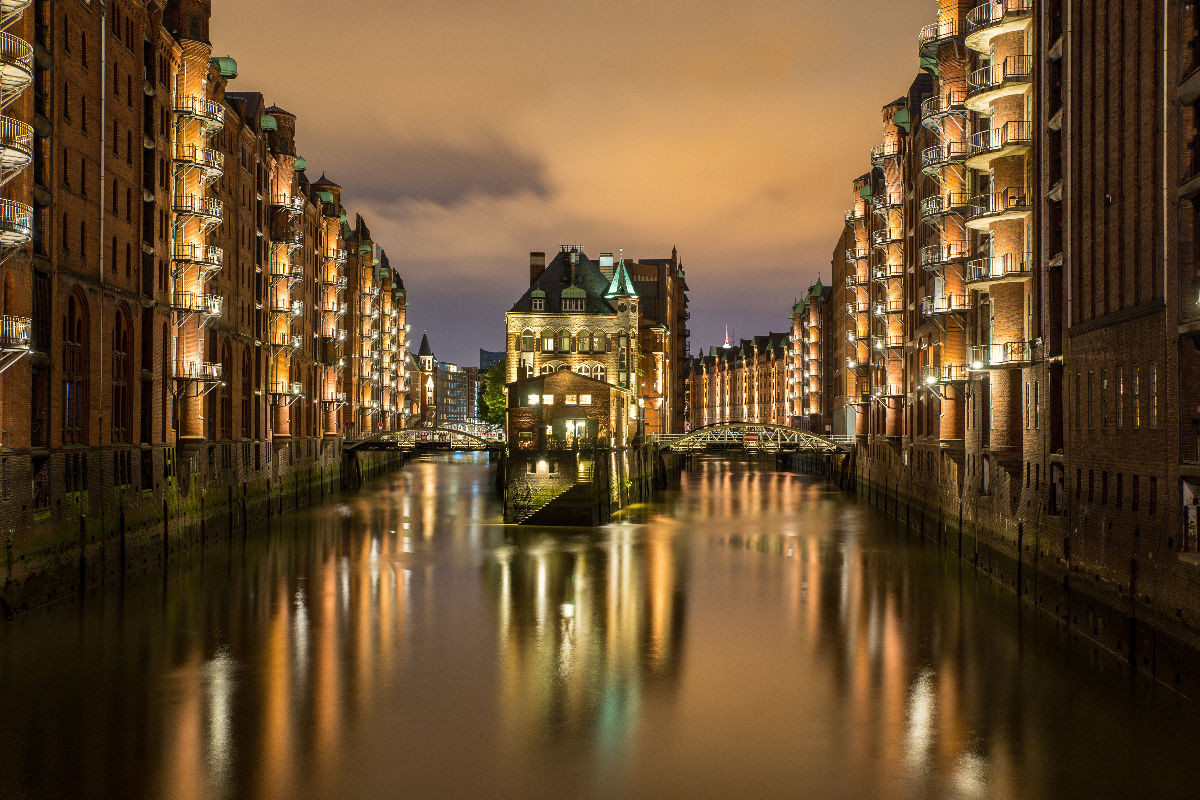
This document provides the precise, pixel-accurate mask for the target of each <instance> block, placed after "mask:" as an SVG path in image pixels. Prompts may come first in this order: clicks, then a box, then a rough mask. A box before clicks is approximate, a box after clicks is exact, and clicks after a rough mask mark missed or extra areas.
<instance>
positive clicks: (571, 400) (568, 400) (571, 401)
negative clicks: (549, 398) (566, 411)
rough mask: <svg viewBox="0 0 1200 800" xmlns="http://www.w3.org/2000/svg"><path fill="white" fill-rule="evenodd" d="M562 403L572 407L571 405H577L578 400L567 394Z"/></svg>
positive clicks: (574, 396)
mask: <svg viewBox="0 0 1200 800" xmlns="http://www.w3.org/2000/svg"><path fill="white" fill-rule="evenodd" d="M563 402H565V403H566V404H567V405H569V406H573V405H577V404H578V403H579V398H578V397H577V396H576V395H573V394H569V395H567V398H566V400H564V401H563Z"/></svg>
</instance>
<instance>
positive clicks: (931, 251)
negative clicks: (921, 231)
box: [921, 242, 970, 269]
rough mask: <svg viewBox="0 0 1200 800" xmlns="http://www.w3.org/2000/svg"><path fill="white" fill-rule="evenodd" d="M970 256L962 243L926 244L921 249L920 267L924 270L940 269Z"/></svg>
mask: <svg viewBox="0 0 1200 800" xmlns="http://www.w3.org/2000/svg"><path fill="white" fill-rule="evenodd" d="M969 255H970V251H969V250H968V249H967V246H966V245H965V244H963V243H962V242H943V243H942V244H927V245H925V246H924V247H922V248H921V266H922V267H924V268H925V269H941V268H942V267H944V266H945V265H946V264H951V263H954V262H957V261H962V260H964V259H965V258H967V256H969Z"/></svg>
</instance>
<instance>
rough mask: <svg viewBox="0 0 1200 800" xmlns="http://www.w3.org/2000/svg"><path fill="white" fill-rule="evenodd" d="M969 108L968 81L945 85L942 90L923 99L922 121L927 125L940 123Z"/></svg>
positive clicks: (931, 125)
mask: <svg viewBox="0 0 1200 800" xmlns="http://www.w3.org/2000/svg"><path fill="white" fill-rule="evenodd" d="M966 110H967V86H966V83H965V82H964V83H961V84H959V85H954V86H948V87H944V88H943V89H942V91H941V92H939V93H938V94H935V95H933V96H932V97H926V98H925V99H924V100H922V101H921V122H922V123H923V124H925V125H926V126H927V127H934V126H937V125H940V124H941V122H942V120H944V119H945V118H946V117H948V116H951V115H954V114H962V113H963V112H965V111H966Z"/></svg>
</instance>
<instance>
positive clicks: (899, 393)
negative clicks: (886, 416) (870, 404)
mask: <svg viewBox="0 0 1200 800" xmlns="http://www.w3.org/2000/svg"><path fill="white" fill-rule="evenodd" d="M871 395H872V396H873V397H874V398H875V399H877V400H882V399H884V398H889V397H903V396H904V387H903V386H902V385H900V384H898V383H888V384H884V385H883V386H876V387H875V388H874V389H873V390H872V391H871Z"/></svg>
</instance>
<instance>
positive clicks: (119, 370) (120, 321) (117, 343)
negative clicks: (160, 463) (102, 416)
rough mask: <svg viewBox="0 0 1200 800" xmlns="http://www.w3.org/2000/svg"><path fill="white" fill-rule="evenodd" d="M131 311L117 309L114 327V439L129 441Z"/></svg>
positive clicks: (130, 419)
mask: <svg viewBox="0 0 1200 800" xmlns="http://www.w3.org/2000/svg"><path fill="white" fill-rule="evenodd" d="M130 327H131V326H130V323H129V312H128V310H126V309H125V308H124V307H121V308H118V309H117V321H116V325H115V326H114V327H113V350H112V356H113V371H112V380H113V387H112V403H113V406H112V440H113V441H114V442H129V441H132V439H131V428H132V427H133V403H132V398H131V396H130V394H129V387H130V384H131V383H133V375H132V372H133V369H132V359H130V358H129V348H130V339H131V336H130Z"/></svg>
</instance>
